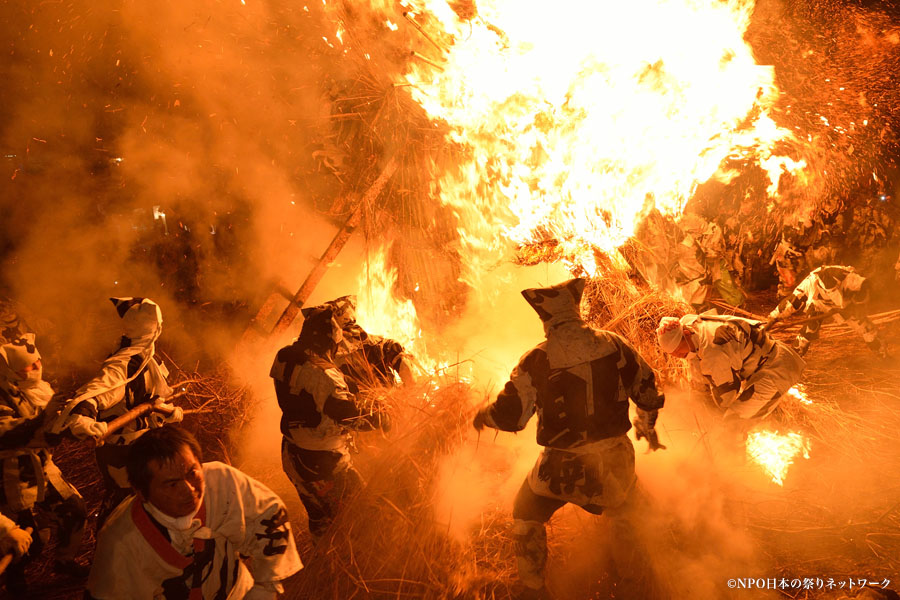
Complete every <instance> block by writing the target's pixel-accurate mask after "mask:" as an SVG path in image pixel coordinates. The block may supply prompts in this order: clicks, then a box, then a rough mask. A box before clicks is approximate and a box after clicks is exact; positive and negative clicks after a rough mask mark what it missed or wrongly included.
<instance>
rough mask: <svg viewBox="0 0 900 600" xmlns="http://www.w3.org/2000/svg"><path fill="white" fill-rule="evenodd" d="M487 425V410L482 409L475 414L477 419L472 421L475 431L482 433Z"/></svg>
mask: <svg viewBox="0 0 900 600" xmlns="http://www.w3.org/2000/svg"><path fill="white" fill-rule="evenodd" d="M486 425H487V410H486V409H481V410H479V411H478V412H477V413H475V418H474V419H472V427H474V428H475V431H481V430H482V429H484V428H485V426H486Z"/></svg>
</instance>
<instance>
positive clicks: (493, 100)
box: [405, 0, 805, 287]
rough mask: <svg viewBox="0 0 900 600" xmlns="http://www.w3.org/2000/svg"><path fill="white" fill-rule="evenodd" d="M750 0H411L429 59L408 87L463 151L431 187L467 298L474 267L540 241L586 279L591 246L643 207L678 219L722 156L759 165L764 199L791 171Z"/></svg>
mask: <svg viewBox="0 0 900 600" xmlns="http://www.w3.org/2000/svg"><path fill="white" fill-rule="evenodd" d="M405 4H408V3H405ZM754 4H755V3H754V2H753V1H752V0H729V1H721V0H681V1H672V2H657V1H655V0H635V1H634V2H624V3H598V2H583V1H581V2H579V1H577V0H564V1H561V2H558V3H553V4H552V5H550V4H547V3H544V2H533V1H524V0H493V1H483V2H482V1H480V2H478V5H477V13H478V15H477V16H476V17H475V18H472V19H468V20H464V19H461V18H459V17H458V15H457V14H456V13H454V12H453V11H452V10H450V9H449V7H448V3H446V2H443V1H437V0H432V1H426V2H424V3H416V6H417V7H422V6H423V5H424V8H416V9H414V10H410V11H409V12H408V13H407V18H408V19H409V20H413V22H414V23H415V24H416V27H417V28H418V29H419V30H420V31H422V32H425V34H426V35H427V36H428V39H429V41H431V42H432V43H431V44H430V45H429V49H430V53H431V54H430V55H429V56H428V57H427V58H428V59H429V60H424V59H423V60H417V61H414V63H413V64H412V65H411V66H410V69H409V72H408V73H407V74H406V79H407V81H408V83H410V84H411V86H410V87H409V88H408V89H409V90H410V93H411V94H412V95H413V97H414V98H415V99H416V100H417V101H418V102H419V103H420V104H421V105H422V106H423V107H424V108H425V110H426V111H427V112H428V113H429V115H431V116H432V117H433V118H434V119H436V120H441V121H443V122H445V123H447V124H448V125H449V127H450V134H449V138H450V140H451V141H453V142H455V143H459V144H462V145H463V146H464V147H466V148H467V149H468V150H469V158H468V160H467V161H466V162H465V163H464V164H461V165H459V168H458V169H455V170H453V171H451V172H447V173H443V174H441V176H440V194H441V199H442V201H443V202H444V203H445V204H449V205H451V206H453V207H454V210H455V212H456V213H457V215H458V216H459V221H460V222H459V232H460V236H461V239H462V241H463V247H464V249H465V250H466V256H465V257H464V259H466V261H467V265H466V267H467V271H466V273H464V275H463V277H464V279H465V280H466V281H468V282H469V283H472V284H476V287H477V283H478V277H479V274H480V272H481V271H482V270H483V268H484V265H485V264H492V263H495V262H496V261H497V259H498V257H503V256H509V254H510V251H511V250H512V248H513V247H514V246H515V245H518V244H526V243H529V242H536V241H540V240H542V239H549V238H552V239H555V240H557V241H559V242H560V243H561V244H562V248H561V249H560V250H561V253H562V254H564V255H566V256H569V257H571V260H572V261H573V262H574V263H575V265H576V266H581V267H582V268H584V269H585V271H587V272H588V273H589V274H592V273H593V262H592V259H591V256H592V248H593V247H596V248H600V249H602V250H605V251H611V250H613V249H614V248H616V247H617V246H619V245H620V244H622V243H623V242H624V241H625V240H626V239H627V238H628V237H629V236H630V235H631V234H632V233H633V231H634V228H635V225H636V223H637V221H638V220H639V218H640V214H641V212H642V210H643V209H646V208H647V207H648V206H652V205H654V204H655V205H656V207H657V208H659V209H660V210H662V211H664V212H680V211H681V209H682V207H683V206H684V203H685V202H686V201H687V200H688V199H689V198H690V196H691V195H692V194H693V192H694V190H695V189H696V186H697V185H698V184H700V183H702V182H705V181H707V180H709V179H710V178H712V177H716V178H718V179H721V180H728V179H729V178H731V177H733V176H734V175H735V174H736V173H735V172H733V171H732V168H733V167H731V166H725V165H726V163H727V162H728V161H733V163H732V164H734V163H740V164H745V165H746V164H752V165H756V166H757V167H759V168H761V169H762V170H764V171H765V172H766V173H767V174H768V177H769V181H770V185H769V188H768V193H769V196H770V198H774V197H775V195H776V193H777V189H778V183H779V179H780V177H781V176H782V175H783V174H784V173H785V172H790V173H801V172H802V170H803V168H804V166H805V163H804V162H803V161H795V160H792V159H791V158H788V157H786V156H781V155H780V150H779V148H780V146H779V145H780V144H783V143H784V142H785V141H786V140H793V136H792V134H791V133H790V132H789V131H788V130H786V129H784V128H781V127H779V126H778V125H776V123H775V122H774V121H773V120H772V119H771V118H770V117H769V115H768V111H769V110H770V108H771V106H772V104H773V103H774V100H775V99H776V97H777V95H778V89H777V88H776V86H775V83H774V72H773V69H772V68H771V67H767V66H761V65H758V64H756V61H755V59H754V56H753V53H752V51H751V49H750V47H749V46H748V45H747V43H746V42H745V41H744V37H743V36H744V32H745V30H746V28H747V26H748V23H749V20H750V14H751V13H752V10H753V7H754ZM435 40H437V41H435ZM437 48H441V49H442V50H437ZM417 56H418V54H417ZM438 65H439V66H438Z"/></svg>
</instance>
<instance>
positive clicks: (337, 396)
mask: <svg viewBox="0 0 900 600" xmlns="http://www.w3.org/2000/svg"><path fill="white" fill-rule="evenodd" d="M318 377H319V379H320V382H319V384H320V386H321V388H320V393H322V394H323V395H325V403H324V405H323V406H322V412H324V413H325V415H326V416H327V417H329V418H330V419H331V420H332V421H334V422H335V423H339V424H340V425H343V426H344V427H347V428H349V429H354V430H356V431H370V430H372V429H376V428H381V429H389V428H390V421H389V417H388V415H387V413H385V412H384V411H383V410H381V409H380V408H379V407H372V408H371V409H368V410H367V409H366V408H365V407H363V406H361V405H360V403H359V400H358V398H357V397H356V396H354V395H353V394H352V393H351V392H350V390H349V389H348V388H347V382H346V381H345V380H344V375H343V374H342V373H341V372H340V370H338V369H337V368H336V367H328V368H325V369H320V370H319V373H318Z"/></svg>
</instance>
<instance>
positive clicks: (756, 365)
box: [656, 313, 806, 419]
mask: <svg viewBox="0 0 900 600" xmlns="http://www.w3.org/2000/svg"><path fill="white" fill-rule="evenodd" d="M656 335H657V339H658V340H659V347H660V349H661V350H662V351H663V352H668V353H669V354H671V355H672V356H675V357H676V358H684V359H687V360H688V362H689V363H690V366H691V379H692V383H694V384H695V385H701V386H702V385H704V384H705V385H708V386H709V389H710V391H711V392H712V397H713V400H714V401H715V403H716V405H717V406H718V407H719V408H721V409H722V410H724V411H725V414H726V416H728V415H734V416H737V417H740V418H742V419H761V418H763V417H766V416H768V415H769V414H770V413H771V412H772V411H773V410H775V407H777V406H778V403H779V402H780V401H781V398H782V396H783V395H784V394H786V393H787V391H788V390H789V389H791V387H793V385H794V384H796V383H797V382H798V381H799V380H800V375H801V374H802V373H803V369H804V368H805V367H806V363H804V362H803V359H802V358H800V356H799V355H798V354H797V353H796V352H794V351H793V350H791V349H790V348H789V347H788V346H787V345H786V344H784V343H782V342H779V341H776V340H774V339H772V338H771V337H770V336H769V335H768V334H767V333H766V332H765V329H764V327H763V324H762V323H761V322H759V321H753V320H750V319H744V318H741V317H734V316H727V315H721V316H720V315H713V314H708V313H704V314H702V315H685V316H683V317H681V318H680V319H678V318H676V317H663V318H662V319H661V320H660V323H659V328H658V329H657V330H656Z"/></svg>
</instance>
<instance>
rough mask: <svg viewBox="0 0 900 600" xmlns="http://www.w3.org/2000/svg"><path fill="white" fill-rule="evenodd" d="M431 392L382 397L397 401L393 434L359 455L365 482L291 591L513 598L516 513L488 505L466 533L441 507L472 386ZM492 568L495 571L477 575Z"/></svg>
mask: <svg viewBox="0 0 900 600" xmlns="http://www.w3.org/2000/svg"><path fill="white" fill-rule="evenodd" d="M422 392H423V389H422V386H417V387H416V388H414V389H408V388H405V389H402V390H395V391H394V392H393V393H392V394H391V397H390V398H387V399H383V400H382V402H386V403H389V404H391V405H392V414H393V415H394V421H395V427H394V429H393V433H392V434H389V435H388V437H387V439H386V440H384V442H383V443H382V442H379V443H377V444H375V445H374V446H373V447H370V448H367V450H366V452H364V453H363V455H360V456H359V457H357V464H358V466H359V468H360V471H361V472H362V473H363V476H364V477H365V479H366V486H365V488H364V489H363V490H362V491H361V492H360V493H359V494H358V495H357V496H356V497H354V498H352V499H351V500H349V501H348V503H347V504H346V505H345V506H344V508H343V510H342V512H341V514H340V516H339V517H338V519H337V520H336V521H335V523H334V524H333V525H332V527H331V528H330V529H329V530H328V532H327V533H326V534H325V535H324V536H323V538H322V539H321V540H319V541H318V543H317V545H316V547H315V551H314V554H313V555H312V557H311V558H307V559H306V568H305V569H304V570H303V572H302V573H301V575H300V576H299V577H298V579H299V581H298V582H297V583H296V584H295V585H292V586H291V588H292V589H290V590H289V591H288V597H289V598H317V599H321V600H349V599H350V598H434V599H438V598H506V597H508V594H509V592H508V590H507V589H506V588H507V586H506V585H505V583H504V582H506V581H509V580H510V578H511V577H512V573H513V568H514V566H513V560H512V542H511V540H510V539H509V538H508V524H509V521H508V516H506V515H501V514H499V513H492V514H486V515H485V516H484V517H483V521H482V524H481V527H480V531H472V532H471V533H472V536H471V538H470V539H469V540H467V541H465V542H462V541H458V540H456V539H454V538H453V537H451V535H450V533H449V531H448V526H447V525H446V524H442V523H439V522H438V521H437V520H436V519H435V514H434V506H435V499H436V483H437V481H436V479H437V474H438V472H439V468H438V467H439V463H440V461H441V459H442V458H443V457H445V456H446V455H447V454H449V453H451V452H453V451H455V450H456V449H457V448H458V447H459V446H460V444H461V443H462V441H463V438H464V431H465V430H466V429H467V428H468V427H469V426H470V416H471V415H470V413H471V410H470V409H469V407H470V406H471V405H472V404H473V400H472V398H471V391H470V389H469V387H468V386H467V385H464V384H461V383H456V384H450V385H449V386H446V387H442V388H429V389H428V390H427V391H426V392H425V393H424V395H423V393H422ZM366 456H368V457H369V458H368V460H364V459H365V458H366ZM485 570H486V571H489V572H490V579H489V580H487V579H484V578H482V577H481V576H479V574H478V573H479V572H482V571H485ZM498 582H499V583H498Z"/></svg>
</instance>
